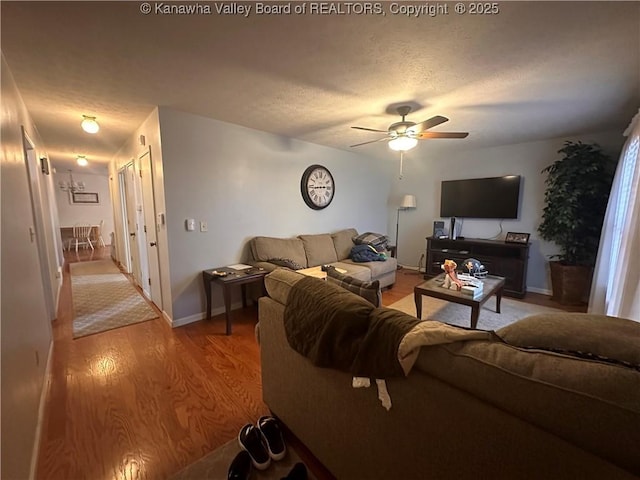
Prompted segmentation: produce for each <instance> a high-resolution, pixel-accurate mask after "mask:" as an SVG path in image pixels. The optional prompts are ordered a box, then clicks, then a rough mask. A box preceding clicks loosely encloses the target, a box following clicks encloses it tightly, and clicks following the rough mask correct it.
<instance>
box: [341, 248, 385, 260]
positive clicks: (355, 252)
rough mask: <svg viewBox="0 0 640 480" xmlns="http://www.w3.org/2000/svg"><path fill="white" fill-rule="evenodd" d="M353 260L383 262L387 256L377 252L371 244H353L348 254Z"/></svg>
mask: <svg viewBox="0 0 640 480" xmlns="http://www.w3.org/2000/svg"><path fill="white" fill-rule="evenodd" d="M349 258H351V260H353V261H354V262H384V261H386V260H387V256H386V255H385V254H384V253H382V252H378V251H377V250H376V249H375V247H373V246H372V245H354V247H353V248H352V249H351V253H350V254H349Z"/></svg>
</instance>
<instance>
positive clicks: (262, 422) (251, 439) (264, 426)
mask: <svg viewBox="0 0 640 480" xmlns="http://www.w3.org/2000/svg"><path fill="white" fill-rule="evenodd" d="M238 443H239V444H240V447H241V448H242V452H240V453H239V454H238V455H236V457H235V458H234V459H233V462H232V463H231V466H230V467H229V473H228V480H240V479H242V480H245V479H248V478H249V475H250V473H251V465H253V466H254V467H255V468H257V469H258V470H265V469H267V468H269V465H271V461H272V460H274V461H278V460H282V459H283V458H284V457H285V455H286V454H287V446H286V445H285V443H284V438H283V436H282V431H281V429H280V425H279V424H278V421H277V420H276V419H275V418H273V417H268V416H267V417H260V419H259V420H258V422H257V423H256V425H252V424H250V423H248V424H247V425H245V426H244V427H242V428H241V429H240V433H239V434H238ZM301 465H302V464H301ZM296 466H297V465H296ZM302 467H303V468H304V472H305V476H304V477H291V480H297V479H298V478H300V479H303V478H306V467H304V465H302ZM294 470H295V467H294ZM294 470H292V471H291V473H293V472H294ZM291 473H290V475H291ZM286 478H289V476H287V477H286Z"/></svg>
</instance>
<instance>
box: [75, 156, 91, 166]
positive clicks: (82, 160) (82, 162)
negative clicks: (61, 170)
mask: <svg viewBox="0 0 640 480" xmlns="http://www.w3.org/2000/svg"><path fill="white" fill-rule="evenodd" d="M76 162H78V165H80V166H81V167H86V166H87V165H89V162H88V161H87V157H85V156H84V155H78V156H77V157H76Z"/></svg>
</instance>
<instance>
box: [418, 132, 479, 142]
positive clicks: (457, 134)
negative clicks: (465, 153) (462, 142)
mask: <svg viewBox="0 0 640 480" xmlns="http://www.w3.org/2000/svg"><path fill="white" fill-rule="evenodd" d="M468 136H469V132H422V133H419V134H418V135H417V136H416V138H419V139H420V140H423V139H425V138H467V137H468Z"/></svg>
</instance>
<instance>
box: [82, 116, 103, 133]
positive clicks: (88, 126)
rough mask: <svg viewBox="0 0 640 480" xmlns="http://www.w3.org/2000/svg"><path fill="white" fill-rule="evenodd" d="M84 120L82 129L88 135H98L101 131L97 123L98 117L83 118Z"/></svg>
mask: <svg viewBox="0 0 640 480" xmlns="http://www.w3.org/2000/svg"><path fill="white" fill-rule="evenodd" d="M82 118H83V120H82V123H81V124H80V125H81V126H82V129H83V130H84V131H85V132H87V133H97V132H98V130H100V125H98V122H96V117H90V116H88V115H83V116H82Z"/></svg>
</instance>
